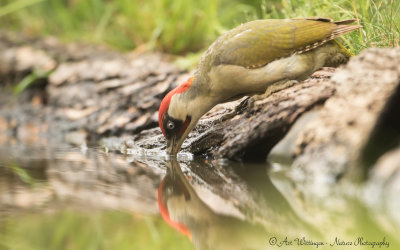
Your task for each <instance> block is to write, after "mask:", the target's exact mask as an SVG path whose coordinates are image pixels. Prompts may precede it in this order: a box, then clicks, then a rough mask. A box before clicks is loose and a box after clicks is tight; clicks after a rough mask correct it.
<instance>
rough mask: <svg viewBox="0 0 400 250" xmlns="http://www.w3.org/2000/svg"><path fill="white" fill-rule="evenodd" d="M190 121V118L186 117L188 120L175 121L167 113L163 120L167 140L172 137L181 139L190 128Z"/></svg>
mask: <svg viewBox="0 0 400 250" xmlns="http://www.w3.org/2000/svg"><path fill="white" fill-rule="evenodd" d="M190 120H191V117H190V116H186V120H185V121H182V120H178V119H174V118H172V117H171V116H169V115H168V113H166V114H165V116H164V119H163V128H164V131H165V135H166V137H167V139H170V138H171V137H172V136H175V137H177V138H180V137H181V136H182V134H183V133H184V132H185V130H186V129H187V127H188V126H189V124H190Z"/></svg>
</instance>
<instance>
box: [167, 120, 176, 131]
mask: <svg viewBox="0 0 400 250" xmlns="http://www.w3.org/2000/svg"><path fill="white" fill-rule="evenodd" d="M167 127H168V129H171V130H172V129H174V128H175V124H174V122H172V121H168V123H167Z"/></svg>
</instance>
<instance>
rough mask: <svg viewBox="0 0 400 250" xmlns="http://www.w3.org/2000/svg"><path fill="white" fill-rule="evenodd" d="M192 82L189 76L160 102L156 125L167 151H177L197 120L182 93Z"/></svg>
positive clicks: (171, 152) (169, 152)
mask: <svg viewBox="0 0 400 250" xmlns="http://www.w3.org/2000/svg"><path fill="white" fill-rule="evenodd" d="M192 82H193V77H191V78H190V79H189V80H188V81H187V82H185V83H183V84H181V85H180V86H178V87H176V88H175V89H173V90H171V92H169V93H168V94H167V95H166V96H165V97H164V99H163V100H162V102H161V105H160V109H159V111H158V125H159V126H160V128H161V131H162V132H163V134H164V137H165V139H166V140H167V153H168V154H170V155H175V154H177V153H178V151H179V149H180V147H181V145H182V143H183V141H184V140H185V138H186V136H187V135H188V134H189V132H190V131H191V130H192V128H193V127H194V125H195V124H196V122H197V120H198V119H197V118H196V119H193V118H195V117H194V116H196V112H191V107H192V106H191V105H189V104H188V103H187V102H185V101H183V100H184V98H183V96H182V95H183V94H184V93H185V92H186V91H187V90H189V88H190V87H191V85H192Z"/></svg>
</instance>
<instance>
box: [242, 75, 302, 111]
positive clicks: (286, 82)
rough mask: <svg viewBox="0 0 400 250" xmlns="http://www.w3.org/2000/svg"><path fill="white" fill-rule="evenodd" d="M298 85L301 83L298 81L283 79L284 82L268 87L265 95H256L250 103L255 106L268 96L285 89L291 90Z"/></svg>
mask: <svg viewBox="0 0 400 250" xmlns="http://www.w3.org/2000/svg"><path fill="white" fill-rule="evenodd" d="M297 83H299V81H297V80H287V79H283V80H280V81H277V82H275V83H273V84H271V85H270V86H268V87H267V89H266V90H265V93H264V94H261V95H254V96H253V97H252V100H251V101H250V102H249V104H251V105H252V104H254V102H255V101H259V100H263V99H265V98H267V97H268V96H270V95H272V94H273V93H275V92H278V91H281V90H283V89H287V88H290V87H292V86H294V85H295V84H297Z"/></svg>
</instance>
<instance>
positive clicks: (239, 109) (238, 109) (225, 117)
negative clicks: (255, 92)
mask: <svg viewBox="0 0 400 250" xmlns="http://www.w3.org/2000/svg"><path fill="white" fill-rule="evenodd" d="M249 99H250V97H246V98H245V99H244V100H243V101H241V102H240V103H239V104H238V105H237V106H235V108H234V109H233V110H232V111H231V112H229V113H227V114H224V115H222V116H221V117H220V118H219V119H218V120H219V122H223V121H226V120H229V119H232V118H233V117H235V115H237V114H238V113H240V112H242V111H243V110H244V109H245V108H246V107H247V106H248V101H249Z"/></svg>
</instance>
